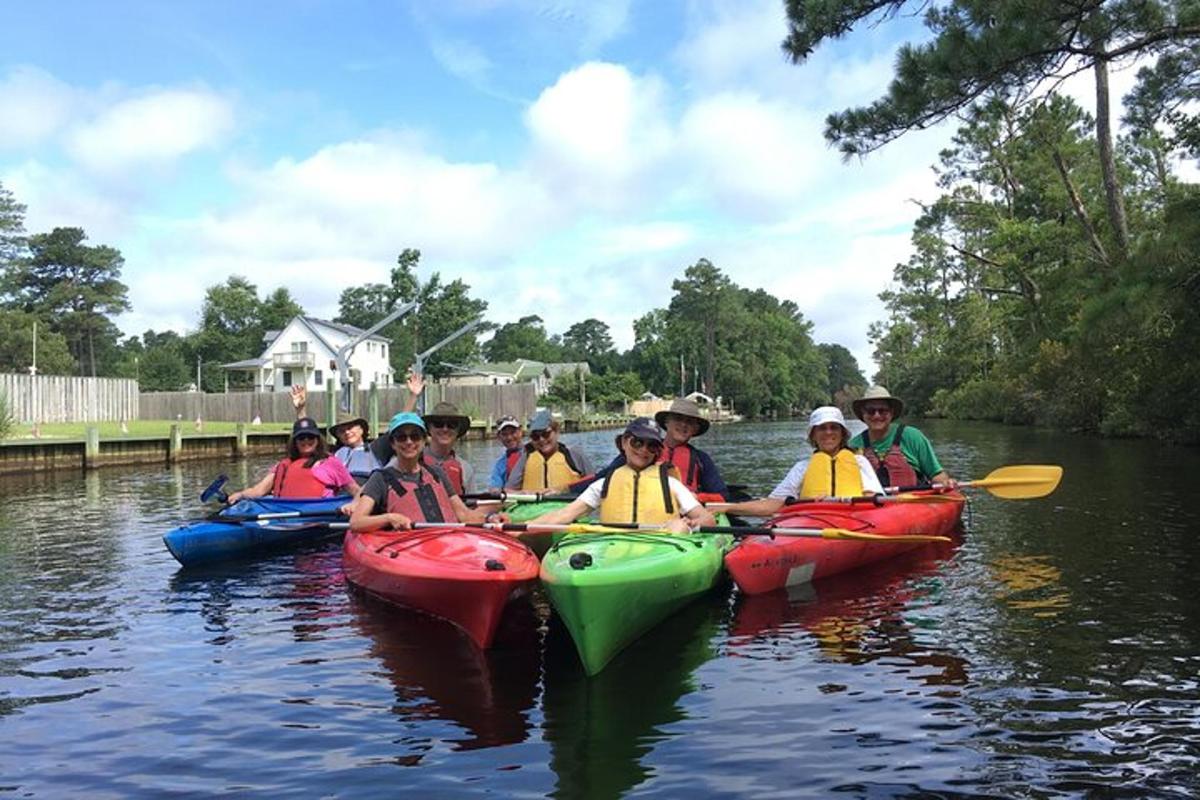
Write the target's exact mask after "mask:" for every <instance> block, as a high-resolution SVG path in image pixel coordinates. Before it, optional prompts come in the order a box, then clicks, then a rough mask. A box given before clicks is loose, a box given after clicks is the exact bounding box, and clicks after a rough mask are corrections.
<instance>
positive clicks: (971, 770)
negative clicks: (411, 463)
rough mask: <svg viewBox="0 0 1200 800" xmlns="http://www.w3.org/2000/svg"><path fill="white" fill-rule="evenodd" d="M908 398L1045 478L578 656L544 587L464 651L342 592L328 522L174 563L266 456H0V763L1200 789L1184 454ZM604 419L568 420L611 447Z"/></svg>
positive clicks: (859, 791)
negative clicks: (591, 662) (102, 461)
mask: <svg viewBox="0 0 1200 800" xmlns="http://www.w3.org/2000/svg"><path fill="white" fill-rule="evenodd" d="M925 428H926V430H927V431H928V432H930V433H931V434H932V435H933V438H934V441H935V442H936V443H937V444H938V449H939V453H940V455H941V456H942V458H943V460H944V461H945V462H946V464H947V466H948V467H949V468H950V469H951V471H952V472H954V473H955V474H956V475H959V476H975V477H981V476H983V475H985V474H986V473H987V472H988V471H990V470H991V469H993V468H995V467H997V466H1001V465H1004V464H1019V463H1046V462H1048V463H1061V464H1063V465H1064V466H1065V467H1066V478H1065V479H1064V481H1063V484H1062V486H1061V487H1060V488H1059V490H1058V492H1057V493H1055V494H1054V495H1053V496H1051V497H1049V498H1047V499H1044V500H1038V501H1027V502H1013V501H1002V500H997V499H994V498H991V497H989V496H987V495H986V494H984V493H982V492H979V493H976V495H977V496H976V500H975V502H974V503H973V504H972V508H971V529H970V531H969V532H968V533H967V534H966V535H965V536H964V537H963V539H962V541H961V542H960V543H958V544H956V545H954V546H950V547H946V548H944V549H940V550H925V551H919V552H917V553H916V554H912V555H910V556H908V557H906V558H905V560H904V561H902V562H898V563H893V564H887V565H885V566H882V567H878V568H875V569H871V570H870V571H864V572H859V573H856V574H853V575H851V576H845V577H842V578H840V579H839V578H834V579H832V580H831V581H829V582H826V583H821V584H818V585H816V586H814V587H809V588H807V589H806V590H804V591H802V592H798V593H795V594H793V595H792V596H788V595H786V594H779V595H776V596H766V597H758V598H742V597H739V596H738V594H737V593H736V591H734V590H732V589H729V588H726V589H722V590H721V591H719V592H716V593H714V594H713V595H711V597H709V598H708V599H706V600H705V601H703V602H700V603H697V604H695V605H693V606H692V607H690V608H689V609H687V610H686V611H685V612H684V613H682V614H680V615H679V616H677V617H675V618H673V619H672V620H670V622H668V623H667V624H665V625H663V626H662V627H661V628H660V629H659V630H657V631H655V632H654V634H653V635H652V636H650V637H647V638H646V639H644V640H642V641H641V642H639V643H638V644H637V645H635V646H634V647H633V648H631V649H630V650H628V651H626V652H625V653H624V654H622V655H621V656H619V657H618V658H617V660H616V661H614V662H613V664H612V665H611V666H610V667H609V668H608V669H607V670H605V671H604V672H603V673H601V674H600V675H599V676H598V677H596V678H593V679H591V680H588V679H586V678H584V676H583V674H582V671H581V669H580V667H579V665H578V662H577V661H576V658H575V654H574V650H573V648H572V646H571V643H570V641H569V639H568V637H567V636H566V634H565V632H564V631H563V629H562V628H561V627H560V626H559V625H558V624H557V623H556V621H555V620H553V619H552V618H550V617H549V614H548V612H547V611H546V608H545V605H544V603H542V602H541V601H540V600H537V601H536V602H535V603H534V604H533V605H527V606H523V607H522V606H518V607H516V608H514V609H513V610H514V612H515V613H513V614H512V615H510V617H508V618H507V619H506V620H505V624H504V629H503V630H502V632H501V636H500V641H499V644H498V646H497V647H496V649H495V650H494V651H493V652H490V653H488V654H486V655H484V654H481V653H479V652H478V651H476V650H474V649H473V648H472V647H471V646H470V645H469V644H468V643H467V641H466V640H465V638H464V637H461V636H460V635H458V634H457V633H456V632H455V631H454V630H452V629H450V628H448V626H446V625H444V624H442V623H439V622H437V621H433V620H427V619H424V618H421V617H419V616H414V615H411V614H407V613H404V612H401V611H398V610H395V609H392V608H389V607H387V606H382V605H379V604H377V603H375V602H372V601H369V600H364V599H362V598H360V597H359V596H357V595H356V594H353V593H350V592H348V591H347V588H346V586H345V584H344V582H343V580H342V576H341V572H340V551H339V549H338V547H337V546H336V545H335V544H328V545H321V546H316V547H313V548H311V549H309V550H306V551H303V552H291V553H286V554H279V555H273V556H270V557H267V558H263V559H261V560H258V561H256V562H253V563H247V564H241V565H234V566H228V567H221V568H213V569H209V570H207V571H201V572H196V571H188V572H184V571H181V570H180V569H179V568H178V566H177V564H176V563H175V561H174V560H172V558H171V557H170V555H169V554H168V553H167V552H166V550H165V549H164V548H163V546H162V542H161V539H160V537H161V535H162V533H163V531H164V530H165V529H167V528H169V527H171V526H173V525H175V524H178V522H179V521H181V520H183V519H185V518H188V517H191V516H195V515H197V514H198V513H199V512H200V509H199V507H198V502H197V499H196V497H197V494H198V493H199V491H200V490H201V489H202V488H203V486H204V485H205V484H207V482H208V481H209V480H210V479H211V477H212V476H213V475H214V474H216V473H217V472H219V471H226V472H229V474H230V475H231V476H233V482H234V483H236V482H239V481H244V480H246V479H247V478H249V477H252V476H253V475H254V473H255V471H256V470H260V469H261V468H262V467H263V465H264V463H265V462H262V461H255V462H250V463H249V464H246V463H242V464H219V463H205V464H196V465H188V466H184V467H181V468H179V469H175V470H166V471H164V470H161V469H151V468H140V469H130V470H117V471H102V472H99V473H97V474H91V475H86V476H84V475H80V474H77V473H72V474H64V475H59V476H54V477H45V476H31V477H28V478H21V477H18V478H13V477H5V478H3V479H2V481H3V482H2V483H0V496H2V499H3V500H4V502H3V503H0V791H3V792H5V793H10V794H12V795H14V796H38V797H65V796H88V797H106V796H107V797H114V796H119V797H130V796H155V797H158V796H162V795H164V794H182V795H207V794H214V793H227V794H233V795H237V796H246V795H278V794H281V793H285V792H286V793H294V794H304V795H311V796H333V795H337V796H352V797H355V798H364V797H392V796H398V795H403V796H411V797H467V796H479V795H485V794H488V795H492V796H497V797H514V796H528V797H541V796H545V795H552V796H558V797H614V796H618V795H624V794H632V795H643V796H647V795H655V796H661V797H683V796H690V797H733V796H752V797H755V798H766V797H796V796H830V795H838V796H844V797H872V798H875V797H892V796H905V797H915V796H938V797H959V796H976V795H980V796H994V797H1054V796H1100V797H1139V798H1140V797H1194V796H1196V794H1197V793H1198V792H1200V778H1198V777H1197V773H1198V772H1200V602H1198V598H1200V536H1198V535H1200V519H1198V516H1197V512H1196V510H1195V509H1196V506H1195V504H1194V503H1189V502H1188V501H1189V500H1190V499H1191V497H1192V496H1193V494H1194V491H1195V487H1196V475H1197V474H1198V473H1200V452H1198V451H1196V450H1187V449H1162V448H1159V447H1155V446H1152V445H1149V444H1146V443H1140V442H1121V441H1115V442H1114V441H1095V440H1090V439H1086V438H1075V437H1069V436H1064V435H1058V434H1054V433H1049V432H1034V431H1023V430H1015V429H1009V428H1002V427H992V426H982V425H981V426H966V425H950V424H936V423H930V424H929V425H927V426H925ZM612 437H613V432H611V431H605V432H597V433H593V434H588V435H585V436H579V437H569V438H575V439H576V440H580V441H583V442H585V444H586V446H587V447H588V448H589V450H590V451H591V453H592V455H593V456H595V457H596V458H597V459H606V458H607V457H608V455H609V454H610V453H611V452H612ZM702 442H703V444H704V445H705V446H706V447H707V448H708V449H709V450H710V451H711V452H712V453H713V454H714V456H715V457H716V459H717V461H718V462H719V463H721V464H722V465H723V466H724V467H725V471H726V474H727V477H728V478H729V479H730V480H731V481H736V482H740V483H746V484H749V485H751V487H753V488H755V489H758V490H760V491H761V490H766V489H769V488H770V487H771V486H773V485H774V482H775V481H776V480H777V479H778V477H780V476H781V475H782V474H783V472H784V471H785V470H786V468H787V466H789V465H790V464H791V462H792V460H793V459H794V458H795V457H796V456H797V455H798V454H799V452H800V447H799V444H798V442H799V436H798V434H797V433H796V428H795V427H794V426H787V425H740V426H731V427H726V428H721V429H714V431H712V432H710V433H709V434H708V435H707V436H705V437H704V439H703V440H702ZM751 442H766V444H767V446H766V447H765V448H756V449H754V450H752V449H751V446H750V445H751ZM495 453H496V451H495V449H494V448H493V447H490V446H484V445H477V446H475V447H473V448H472V449H471V450H470V451H469V455H470V457H471V458H472V459H473V460H474V461H475V463H476V465H477V466H478V467H479V468H480V469H481V470H483V469H484V468H485V467H486V466H487V465H488V464H490V461H491V459H492V458H493V457H494V455H495ZM752 459H755V460H753V461H752ZM247 471H248V472H247ZM485 474H486V472H485Z"/></svg>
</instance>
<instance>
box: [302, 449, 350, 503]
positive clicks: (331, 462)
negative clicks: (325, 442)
mask: <svg viewBox="0 0 1200 800" xmlns="http://www.w3.org/2000/svg"><path fill="white" fill-rule="evenodd" d="M312 474H313V477H314V478H316V479H317V480H319V481H320V482H321V483H323V484H325V494H323V495H321V496H322V497H333V496H334V495H335V494H337V490H338V489H341V488H342V487H345V486H351V485H353V484H354V477H353V476H351V474H350V470H348V469H346V465H345V464H343V463H342V462H341V461H338V460H337V459H336V458H326V459H325V460H324V461H321V462H320V463H318V464H317V465H316V466H315V467H313V468H312Z"/></svg>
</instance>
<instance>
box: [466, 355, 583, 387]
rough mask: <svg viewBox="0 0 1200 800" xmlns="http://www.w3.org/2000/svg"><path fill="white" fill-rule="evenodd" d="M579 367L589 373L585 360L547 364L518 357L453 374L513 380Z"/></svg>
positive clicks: (474, 366) (552, 375) (480, 365)
mask: <svg viewBox="0 0 1200 800" xmlns="http://www.w3.org/2000/svg"><path fill="white" fill-rule="evenodd" d="M576 369H581V370H582V371H583V373H584V374H585V375H590V374H591V369H590V368H589V367H588V363H587V362H586V361H578V362H565V363H558V364H547V363H544V362H542V361H534V360H532V359H529V358H518V359H517V360H516V361H496V362H492V363H487V362H482V363H479V364H471V365H470V366H469V367H468V368H467V369H462V370H455V371H454V372H452V373H451V374H453V375H480V374H482V375H504V376H507V377H510V378H512V379H513V380H514V381H518V382H520V381H531V380H533V379H534V378H536V377H537V376H538V375H545V376H546V377H548V378H555V377H557V376H558V375H561V374H563V373H564V372H574V371H575V370H576Z"/></svg>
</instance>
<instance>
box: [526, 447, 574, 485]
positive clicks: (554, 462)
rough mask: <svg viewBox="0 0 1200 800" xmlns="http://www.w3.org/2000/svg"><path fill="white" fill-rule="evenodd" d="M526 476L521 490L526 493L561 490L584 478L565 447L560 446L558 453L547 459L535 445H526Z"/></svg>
mask: <svg viewBox="0 0 1200 800" xmlns="http://www.w3.org/2000/svg"><path fill="white" fill-rule="evenodd" d="M526 448H527V450H526V456H525V476H524V477H523V478H522V479H521V488H522V489H524V490H526V491H541V490H543V489H561V488H563V487H564V486H567V485H569V484H572V483H574V482H575V481H577V480H579V479H580V478H582V477H583V473H582V472H580V471H579V469H578V468H577V467H576V466H575V462H574V461H573V460H572V459H571V454H570V451H569V450H567V448H566V447H564V446H563V445H561V444H560V445H559V446H558V452H557V453H552V454H551V456H550V458H546V457H545V456H543V455H542V454H541V451H539V450H538V449H537V448H535V447H534V446H533V445H526Z"/></svg>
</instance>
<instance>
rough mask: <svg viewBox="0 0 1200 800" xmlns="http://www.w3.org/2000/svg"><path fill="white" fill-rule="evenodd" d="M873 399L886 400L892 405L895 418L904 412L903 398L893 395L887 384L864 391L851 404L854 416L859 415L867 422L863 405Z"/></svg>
mask: <svg viewBox="0 0 1200 800" xmlns="http://www.w3.org/2000/svg"><path fill="white" fill-rule="evenodd" d="M872 400H886V401H887V402H888V405H890V406H891V407H892V417H893V418H895V417H898V416H900V415H901V414H903V413H904V401H903V400H901V399H900V398H899V397H892V395H891V392H889V391H888V390H887V387H886V386H872V387H871V388H870V389H867V391H866V392H864V393H863V396H862V397H860V398H858V399H857V400H855V401H854V402H853V403H852V404H851V407H852V408H853V409H854V416H856V417H858V418H859V419H861V420H862V421H863V422H866V421H867V420H866V418H865V417H863V406H864V405H866V404H867V403H869V402H871V401H872Z"/></svg>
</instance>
